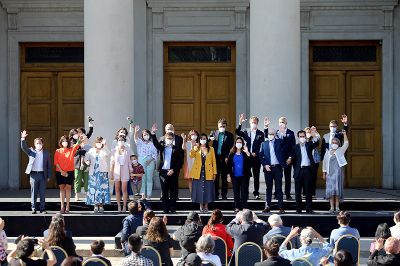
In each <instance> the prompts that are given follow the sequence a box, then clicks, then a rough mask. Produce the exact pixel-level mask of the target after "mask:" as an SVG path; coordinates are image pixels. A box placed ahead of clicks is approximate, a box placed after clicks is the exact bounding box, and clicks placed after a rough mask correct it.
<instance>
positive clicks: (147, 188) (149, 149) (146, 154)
mask: <svg viewBox="0 0 400 266" xmlns="http://www.w3.org/2000/svg"><path fill="white" fill-rule="evenodd" d="M139 130H140V128H139V126H135V129H134V135H133V139H134V141H135V144H136V148H137V154H138V162H139V164H141V165H142V166H143V168H144V175H143V177H142V187H141V189H140V193H144V195H145V197H146V199H148V200H149V199H150V198H151V195H152V191H153V177H154V171H155V169H156V162H157V158H158V153H157V149H156V147H155V146H154V144H153V142H152V141H151V137H150V136H151V133H150V130H148V129H143V130H142V134H141V136H140V137H139V136H138V133H139Z"/></svg>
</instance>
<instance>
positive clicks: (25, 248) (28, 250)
mask: <svg viewBox="0 0 400 266" xmlns="http://www.w3.org/2000/svg"><path fill="white" fill-rule="evenodd" d="M34 250H35V242H34V240H33V239H32V238H28V239H23V240H21V241H19V242H18V244H17V252H16V253H17V257H18V258H20V259H22V260H23V259H26V258H28V257H29V256H30V255H32V253H33V251H34Z"/></svg>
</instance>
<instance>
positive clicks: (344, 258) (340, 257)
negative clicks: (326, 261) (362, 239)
mask: <svg viewBox="0 0 400 266" xmlns="http://www.w3.org/2000/svg"><path fill="white" fill-rule="evenodd" d="M333 260H334V262H335V265H336V266H353V265H354V263H353V256H351V253H350V252H348V251H347V250H339V251H338V252H336V254H335V257H334V258H333Z"/></svg>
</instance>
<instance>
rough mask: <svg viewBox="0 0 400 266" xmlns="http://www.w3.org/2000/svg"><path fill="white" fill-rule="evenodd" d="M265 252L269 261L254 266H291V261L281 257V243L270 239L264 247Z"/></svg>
mask: <svg viewBox="0 0 400 266" xmlns="http://www.w3.org/2000/svg"><path fill="white" fill-rule="evenodd" d="M264 252H265V255H266V256H267V259H266V260H264V261H262V262H257V263H256V264H254V266H290V265H291V264H290V261H289V260H287V259H284V258H281V257H280V256H279V243H278V242H277V241H276V240H274V239H270V240H268V241H266V243H265V245H264Z"/></svg>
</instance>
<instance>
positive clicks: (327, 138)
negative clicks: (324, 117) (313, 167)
mask: <svg viewBox="0 0 400 266" xmlns="http://www.w3.org/2000/svg"><path fill="white" fill-rule="evenodd" d="M340 121H341V122H342V123H343V130H344V131H346V133H347V132H349V126H348V119H347V115H345V114H344V115H342V117H341V118H340ZM338 125H339V124H338V122H337V121H336V120H331V121H330V122H329V133H326V134H325V135H324V136H323V137H322V143H321V158H322V159H323V158H324V157H325V153H326V152H327V151H329V150H330V149H331V145H332V140H333V139H334V138H337V139H339V141H340V143H343V134H341V132H342V131H343V130H338Z"/></svg>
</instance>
